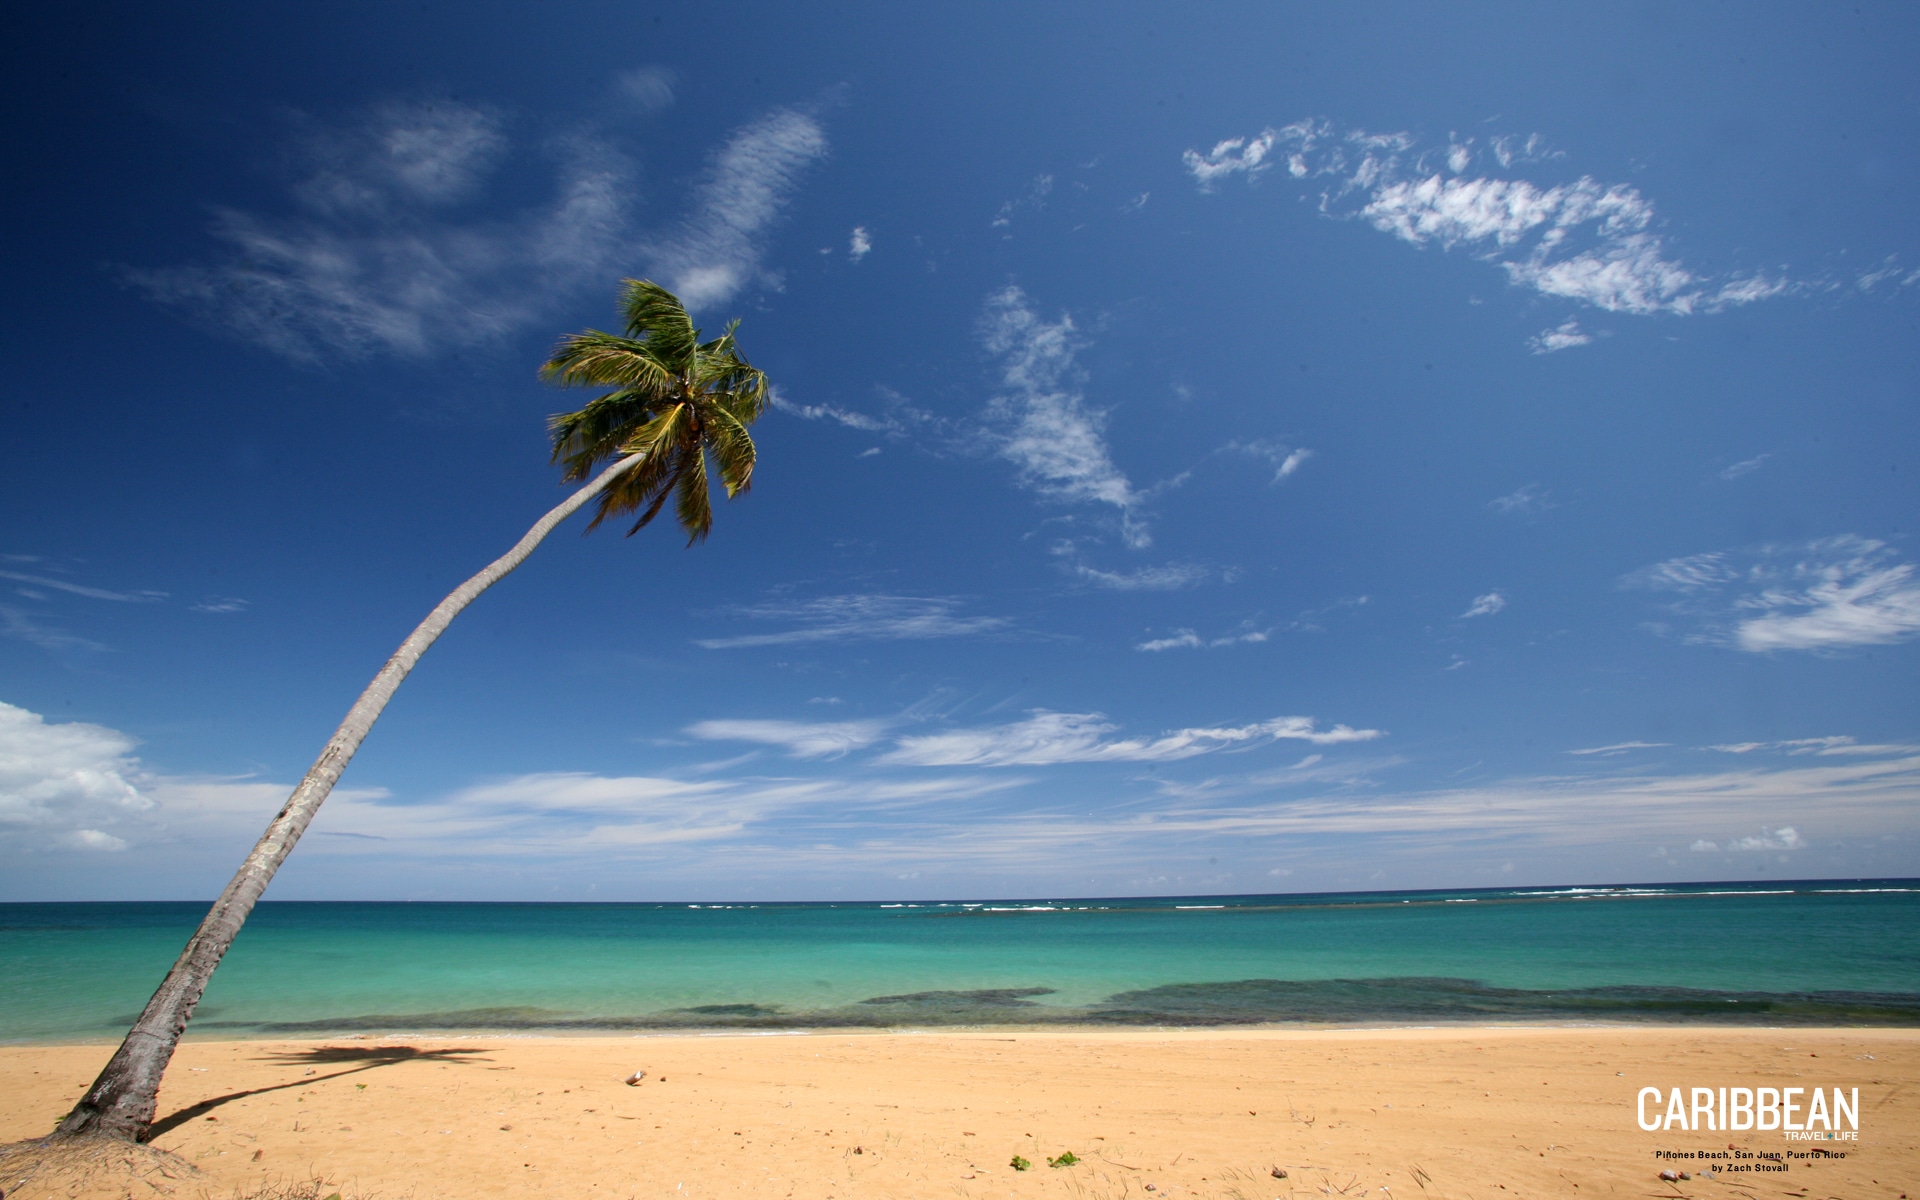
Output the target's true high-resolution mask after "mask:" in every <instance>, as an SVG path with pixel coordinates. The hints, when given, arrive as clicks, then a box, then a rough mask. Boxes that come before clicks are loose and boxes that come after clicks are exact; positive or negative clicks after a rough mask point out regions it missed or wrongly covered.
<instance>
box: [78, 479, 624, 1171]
mask: <svg viewBox="0 0 1920 1200" xmlns="http://www.w3.org/2000/svg"><path fill="white" fill-rule="evenodd" d="M644 458H646V455H645V454H630V455H627V456H626V457H624V458H621V459H619V460H617V461H616V462H614V464H613V465H612V466H610V467H608V468H607V469H606V470H604V471H602V472H600V474H598V475H597V476H595V477H594V479H593V481H592V482H591V483H589V484H587V485H586V486H585V487H583V488H581V489H580V490H579V491H577V492H575V493H574V494H573V495H571V496H569V497H567V499H566V501H565V502H564V503H562V504H561V505H560V506H559V507H557V508H555V509H554V510H553V511H552V512H549V513H548V514H547V515H546V516H544V517H541V518H540V520H539V521H538V522H536V523H535V525H534V527H533V528H532V529H529V530H528V531H527V534H526V536H525V537H523V538H521V539H520V540H519V542H517V543H516V544H515V545H514V547H513V549H511V550H509V551H507V552H506V553H505V554H503V555H501V556H500V557H499V558H497V559H495V560H494V561H493V562H492V563H490V564H488V566H487V569H486V570H484V571H482V572H480V573H479V574H478V575H475V576H474V577H473V578H472V579H469V580H467V581H466V582H465V583H463V584H461V585H460V586H459V587H457V588H455V589H454V591H453V594H452V595H450V596H448V597H447V598H446V599H445V600H442V601H441V602H440V604H439V606H438V607H436V608H435V609H434V610H433V611H432V612H431V613H429V614H427V619H426V620H424V621H422V622H420V626H419V628H417V629H415V630H414V631H413V633H412V634H411V635H410V636H409V637H408V638H407V640H406V641H404V642H402V643H401V644H400V648H399V649H398V650H396V651H394V653H393V657H392V658H390V659H388V660H387V665H386V666H384V667H382V668H381V669H380V673H379V674H378V675H376V676H374V677H373V682H372V683H370V684H368V685H367V690H366V691H364V692H362V693H360V699H359V700H358V701H356V702H355V703H354V706H353V709H352V710H351V711H350V712H348V713H347V719H346V720H345V721H342V722H341V723H340V728H339V729H337V730H335V731H334V734H333V740H332V741H330V742H328V743H327V748H326V750H325V751H323V752H322V753H321V755H320V758H319V760H318V761H317V762H315V763H314V764H313V767H312V768H311V769H310V770H308V772H307V776H306V778H305V779H302V780H301V781H300V786H299V787H296V788H294V789H293V795H292V796H290V797H288V799H287V803H286V805H285V806H284V807H283V808H281V810H280V814H279V815H278V816H276V817H274V819H273V821H272V823H271V824H269V825H268V826H267V831H266V833H264V834H262V835H261V837H260V840H259V842H257V843H255V845H254V847H253V853H251V854H249V855H247V860H246V862H245V863H243V864H242V865H241V867H240V870H239V873H237V874H236V875H234V877H233V881H232V882H231V883H229V884H227V887H226V890H225V891H223V892H221V893H220V898H219V899H218V900H215V901H214V902H213V908H212V910H211V911H209V912H208V913H207V916H206V919H205V920H203V921H201V922H200V928H199V929H197V930H195V931H194V934H193V937H192V938H191V939H190V940H189V941H188V942H187V948H186V949H185V950H183V951H181V952H180V958H179V961H177V962H175V963H174V964H173V969H172V970H171V971H168V972H167V977H166V979H165V981H163V982H162V983H161V984H160V989H159V990H158V991H156V992H154V994H153V999H151V1000H149V1001H147V1007H146V1009H145V1011H143V1012H142V1013H141V1014H140V1018H139V1020H137V1021H135V1022H134V1024H133V1028H132V1029H131V1030H130V1031H129V1032H128V1033H127V1037H126V1040H125V1041H123V1042H121V1043H120V1049H119V1050H117V1051H115V1052H114V1056H113V1058H112V1059H111V1060H110V1061H109V1062H108V1063H107V1065H106V1069H105V1070H103V1071H101V1072H100V1077H99V1078H98V1079H96V1080H94V1081H93V1086H92V1087H91V1088H88V1089H87V1094H86V1096H85V1097H84V1098H83V1099H82V1100H81V1101H80V1103H78V1104H76V1105H74V1107H73V1111H72V1112H71V1113H68V1114H67V1117H66V1119H65V1120H64V1121H62V1122H61V1123H60V1127H59V1129H58V1130H57V1131H56V1136H67V1137H79V1136H97V1137H111V1138H120V1139H125V1140H129V1141H136V1142H144V1141H146V1140H147V1136H148V1130H149V1128H150V1127H151V1126H152V1124H153V1118H154V1111H155V1102H156V1100H157V1098H158V1096H159V1092H160V1076H161V1075H162V1074H164V1073H165V1071H166V1069H167V1062H168V1060H170V1059H171V1058H172V1057H173V1050H174V1047H175V1046H176V1045H178V1044H179V1041H180V1035H181V1033H182V1032H184V1031H185V1029H186V1027H187V1022H188V1021H189V1020H191V1019H192V1017H193V1010H194V1006H195V1005H197V1004H199V1003H200V997H201V994H202V993H204V992H205V991H206V990H207V981H208V980H209V979H211V978H212V976H213V971H214V968H215V967H218V966H219V965H220V959H221V958H222V957H224V956H225V955H226V953H227V948H228V947H229V946H231V945H233V939H234V936H235V935H236V934H238V933H239V932H240V926H241V925H242V924H243V923H244V922H245V921H246V919H247V914H248V913H250V912H252V911H253V906H254V903H255V902H256V901H257V900H259V899H260V893H262V892H264V891H265V890H266V888H267V884H268V883H269V882H271V881H272V879H273V874H274V872H275V871H278V870H279V869H280V864H281V863H283V862H285V861H286V858H287V855H288V854H290V853H292V852H293V847H294V843H296V842H298V841H299V840H300V835H301V834H303V833H305V832H306V831H307V826H308V824H310V823H311V822H312V821H313V816H314V814H315V813H317V812H319V811H320V804H321V802H322V801H324V800H325V799H326V798H327V793H329V792H331V791H332V790H333V785H334V784H335V783H337V782H339V780H340V774H341V772H343V771H345V770H346V769H347V763H349V762H350V761H352V759H353V755H354V752H355V751H357V750H358V749H359V748H360V743H361V741H362V740H363V739H365V737H366V736H367V731H368V730H370V729H372V728H373V723H374V722H375V721H377V720H379V719H380V712H381V710H382V709H384V708H386V706H387V701H388V700H391V699H392V698H393V693H394V690H395V689H396V688H398V687H399V686H400V681H401V680H403V679H405V678H406V677H407V673H408V672H409V671H411V670H413V666H414V664H415V663H417V662H419V661H420V656H421V655H422V654H425V653H426V651H427V647H429V646H431V645H433V643H434V641H435V639H437V638H438V637H439V636H440V635H441V634H442V633H444V632H445V631H446V628H447V626H448V625H449V624H450V623H451V622H452V621H453V619H454V618H455V617H457V616H459V615H460V610H462V609H464V608H465V607H466V606H467V605H469V604H471V603H473V601H474V599H475V598H476V597H478V596H479V595H480V593H481V592H484V591H486V590H487V589H488V588H490V587H492V586H493V585H494V584H496V583H498V582H499V581H500V580H501V579H503V578H505V577H506V576H507V574H508V573H509V572H511V571H512V570H513V569H514V568H515V567H517V566H519V565H520V564H521V563H522V562H524V561H525V560H526V557H527V556H528V555H529V554H532V553H533V550H534V547H536V546H538V545H539V544H540V543H541V541H542V540H543V539H545V537H546V536H547V535H548V534H549V533H551V532H553V529H554V527H555V526H557V525H559V524H560V522H562V521H564V520H566V519H567V518H568V517H569V516H571V515H573V513H574V511H575V510H577V509H579V508H580V507H581V506H582V505H584V504H585V503H587V501H589V500H591V499H593V498H594V497H595V496H597V495H599V494H600V493H601V492H602V491H604V490H606V488H607V486H608V485H609V484H611V483H613V482H615V480H616V479H617V478H618V477H619V476H620V475H621V474H622V473H623V472H625V471H627V470H629V469H631V468H632V467H634V466H635V465H636V464H638V463H639V462H640V461H641V460H642V459H644Z"/></svg>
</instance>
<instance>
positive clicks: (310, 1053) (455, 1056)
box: [148, 1046, 493, 1138]
mask: <svg viewBox="0 0 1920 1200" xmlns="http://www.w3.org/2000/svg"><path fill="white" fill-rule="evenodd" d="M481 1053H483V1051H480V1050H478V1049H474V1050H452V1049H448V1050H422V1049H421V1048H420V1047H418V1046H313V1047H311V1048H309V1049H306V1050H289V1051H285V1052H283V1053H279V1054H267V1055H262V1056H261V1057H260V1058H258V1059H255V1060H254V1061H256V1062H271V1063H274V1064H277V1065H280V1066H288V1067H300V1066H305V1067H313V1068H318V1067H322V1066H339V1065H341V1064H352V1065H350V1066H347V1067H346V1069H345V1070H342V1071H334V1072H331V1073H329V1074H326V1075H317V1074H316V1075H302V1076H300V1077H299V1078H298V1079H295V1080H293V1081H292V1082H290V1083H275V1084H271V1085H269V1086H267V1087H258V1088H251V1089H249V1090H247V1091H244V1092H228V1093H227V1094H226V1095H224V1096H209V1097H208V1098H207V1099H205V1100H202V1101H200V1103H198V1104H193V1105H189V1106H188V1107H186V1108H183V1109H181V1110H180V1111H178V1112H175V1113H169V1114H168V1115H166V1116H164V1117H162V1118H160V1119H159V1120H158V1121H155V1122H154V1123H153V1128H152V1132H151V1133H149V1134H148V1136H149V1137H150V1138H157V1137H159V1136H161V1135H162V1134H165V1133H171V1132H172V1131H173V1130H175V1129H178V1128H180V1127H181V1126H182V1125H185V1124H186V1123H187V1122H188V1121H192V1120H194V1119H196V1118H198V1117H204V1116H206V1115H207V1114H208V1113H210V1112H212V1111H213V1110H214V1109H216V1108H219V1107H221V1106H222V1105H225V1104H231V1103H233V1102H234V1101H235V1100H244V1099H246V1098H247V1097H248V1096H260V1095H264V1094H266V1093H267V1092H279V1091H285V1090H286V1089H287V1088H296V1087H306V1086H308V1085H310V1084H315V1083H325V1082H326V1081H327V1080H329V1079H339V1078H342V1077H343V1076H347V1075H357V1074H359V1073H360V1072H362V1071H371V1070H373V1069H375V1068H376V1067H391V1066H396V1065H398V1064H400V1063H404V1062H439V1063H453V1062H461V1063H467V1062H492V1061H493V1060H492V1059H490V1058H476V1057H474V1056H475V1055H478V1054H481Z"/></svg>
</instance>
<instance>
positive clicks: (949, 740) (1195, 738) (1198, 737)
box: [880, 709, 1382, 767]
mask: <svg viewBox="0 0 1920 1200" xmlns="http://www.w3.org/2000/svg"><path fill="white" fill-rule="evenodd" d="M1118 728H1119V727H1118V726H1116V725H1114V724H1113V723H1112V722H1110V721H1108V720H1107V719H1106V717H1105V716H1103V715H1101V714H1100V713H1057V712H1048V711H1047V710H1045V709H1036V710H1035V711H1034V712H1033V714H1032V715H1031V716H1029V717H1028V718H1027V719H1026V720H1024V721H1019V722H1016V723H1014V724H1011V725H998V726H992V727H989V728H985V729H968V730H955V731H953V732H950V733H934V734H925V735H920V736H914V737H903V738H901V739H899V741H898V742H897V743H896V746H895V748H894V749H893V750H891V751H889V752H888V753H886V754H884V755H882V756H881V758H880V761H881V762H882V763H889V764H895V765H906V766H921V767H962V766H971V767H1006V766H1044V765H1054V764H1059V763H1089V762H1173V761H1176V760H1179V759H1186V758H1193V757H1195V756H1197V755H1201V754H1211V753H1213V752H1214V751H1216V750H1224V749H1227V748H1230V747H1232V748H1242V747H1250V746H1257V745H1263V744H1265V743H1268V742H1272V741H1278V740H1283V739H1285V740H1299V741H1305V742H1311V743H1313V744H1314V745H1320V746H1324V745H1334V744H1337V743H1341V742H1363V741H1368V740H1370V739H1373V738H1377V737H1380V736H1382V734H1381V733H1380V731H1379V730H1377V729H1351V728H1349V727H1347V726H1345V725H1336V726H1334V727H1333V728H1332V729H1327V730H1318V729H1315V727H1314V722H1313V718H1311V717H1278V718H1275V719H1274V720H1271V721H1263V722H1260V723H1258V724H1255V725H1241V726H1237V727H1232V728H1218V729H1180V730H1175V731H1174V732H1172V733H1168V734H1165V735H1163V736H1161V737H1159V738H1154V739H1144V738H1133V739H1127V740H1121V741H1114V740H1110V739H1108V738H1107V735H1108V734H1110V733H1113V732H1114V731H1115V730H1116V729H1118Z"/></svg>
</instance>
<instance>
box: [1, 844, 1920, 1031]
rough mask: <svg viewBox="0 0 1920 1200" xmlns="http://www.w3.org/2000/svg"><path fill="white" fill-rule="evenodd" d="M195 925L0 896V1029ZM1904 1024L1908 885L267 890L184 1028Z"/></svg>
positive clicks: (98, 1012)
mask: <svg viewBox="0 0 1920 1200" xmlns="http://www.w3.org/2000/svg"><path fill="white" fill-rule="evenodd" d="M204 911H205V905H203V904H195V903H154V904H0V1041H45V1040H56V1039H58V1040H77V1039H91V1038H111V1037H115V1036H117V1035H118V1034H119V1033H120V1032H121V1031H123V1030H124V1028H125V1026H126V1025H127V1023H128V1022H129V1021H130V1020H131V1019H132V1016H133V1014H134V1013H135V1012H137V1011H138V1009H139V1008H140V1006H141V1004H142V1003H143V1002H144V1001H145V999H146V997H147V995H148V994H149V993H150V992H151V991H152V989H153V987H154V986H155V984H157V983H158V982H159V979H160V976H161V975H162V974H163V973H164V972H165V970H166V968H167V966H168V965H169V964H170V963H171V962H172V960H173V958H174V956H175V955H177V954H178V953H179V950H180V947H181V945H182V944H183V942H184V941H185V939H186V937H187V935H188V934H189V933H190V932H191V931H192V928H193V926H194V924H195V923H196V922H197V921H198V920H199V918H200V917H201V915H202V914H203V913H204ZM1460 1020H1555V1021H1564V1020H1711V1021H1749V1022H1759V1023H1766V1024H1782V1023H1794V1022H1802V1023H1805V1022H1816V1023H1833V1024H1855V1023H1877V1024H1885V1023H1896V1024H1907V1025H1912V1024H1920V881H1914V880H1849V881H1824V882H1800V883H1778V882H1768V883H1754V884H1712V885H1657V886H1654V885H1650V886H1643V887H1622V888H1614V889H1582V888H1564V889H1554V888H1519V889H1509V890H1481V891H1462V892H1417V893H1416V892H1376V893H1361V894H1349V895H1312V896H1233V897H1195V898H1186V899H1162V898H1156V899H1131V900H1124V899H1123V900H1061V901H1024V900H1023V901H1006V902H993V901H988V902H980V903H965V904H962V903H953V904H933V903H926V904H878V903H875V904H753V905H687V904H407V903H336V904H308V903H265V904H262V905H260V907H259V908H258V909H257V910H256V911H255V912H254V915H253V917H252V919H251V920H250V921H249V922H248V923H247V926H246V928H245V929H244V930H243V931H242V932H241V935H240V938H239V940H238V941H237V942H236V943H235V945H234V948H233V951H232V953H231V954H230V955H229V956H228V958H227V961H226V963H225V964H223V965H222V967H221V969H220V971H219V973H218V974H217V975H216V976H215V977H214V982H213V985H212V987H211V988H210V989H209V990H208V992H207V997H206V1000H205V1002H204V1003H203V1004H202V1006H201V1009H200V1012H199V1015H198V1016H197V1017H196V1019H195V1021H194V1025H193V1030H194V1031H195V1032H196V1033H198V1034H200V1035H203V1036H212V1035H219V1036H224V1037H234V1036H264V1035H274V1034H283V1033H300V1032H307V1033H324V1032H335V1031H349V1030H409V1029H411V1030H430V1029H482V1028H484V1029H512V1028H524V1029H548V1030H568V1029H572V1030H614V1029H647V1028H688V1027H692V1028H707V1027H746V1028H769V1029H775V1028H805V1027H831V1026H908V1027H913V1026H931V1025H952V1024H996V1023H1011V1024H1023V1025H1037V1024H1050V1023H1057V1022H1072V1023H1082V1024H1175V1025H1214V1024H1230V1023H1255V1022H1315V1023H1352V1022H1363V1023H1375V1022H1418V1023H1427V1022H1434V1021H1460Z"/></svg>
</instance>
